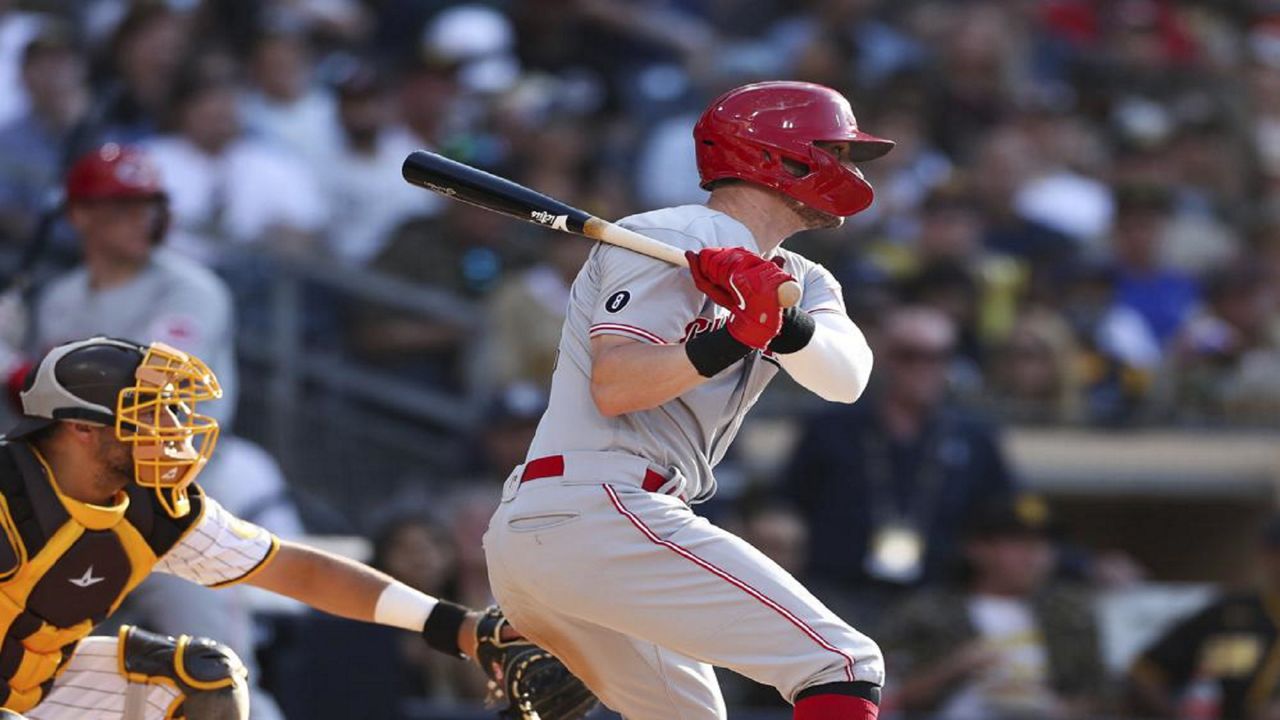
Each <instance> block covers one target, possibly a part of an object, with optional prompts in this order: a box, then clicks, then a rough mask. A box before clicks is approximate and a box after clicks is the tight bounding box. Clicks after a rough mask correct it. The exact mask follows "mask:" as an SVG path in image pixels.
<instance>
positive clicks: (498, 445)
mask: <svg viewBox="0 0 1280 720" xmlns="http://www.w3.org/2000/svg"><path fill="white" fill-rule="evenodd" d="M547 392H548V389H547V388H546V387H544V386H543V385H540V384H538V383H534V382H528V381H521V382H514V383H511V384H508V385H504V386H502V387H500V388H498V389H497V390H496V391H494V392H493V394H492V397H491V399H490V401H489V405H488V407H487V408H485V412H484V417H482V418H481V420H480V427H479V428H478V432H477V435H476V440H475V447H474V453H473V457H472V458H471V467H470V468H469V470H470V472H471V477H469V478H467V479H465V480H463V481H462V482H461V483H459V484H461V485H476V484H480V483H487V484H490V485H497V484H501V482H502V481H503V480H505V479H506V476H507V473H509V472H511V468H513V467H515V466H517V465H519V464H521V463H523V462H524V458H525V453H527V452H528V450H529V444H530V443H531V442H533V434H534V431H536V430H537V429H538V420H539V419H541V417H542V413H543V412H545V411H546V409H547Z"/></svg>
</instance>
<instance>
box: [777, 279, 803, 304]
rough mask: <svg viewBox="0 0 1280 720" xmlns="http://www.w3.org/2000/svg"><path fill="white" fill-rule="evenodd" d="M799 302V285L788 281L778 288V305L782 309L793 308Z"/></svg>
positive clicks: (793, 281)
mask: <svg viewBox="0 0 1280 720" xmlns="http://www.w3.org/2000/svg"><path fill="white" fill-rule="evenodd" d="M799 302H800V283H798V282H796V281H795V280H788V281H786V282H784V283H782V284H781V285H779V286H778V304H779V305H781V306H782V307H784V308H789V307H795V306H796V305H797V304H799Z"/></svg>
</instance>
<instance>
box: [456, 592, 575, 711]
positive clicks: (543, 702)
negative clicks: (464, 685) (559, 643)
mask: <svg viewBox="0 0 1280 720" xmlns="http://www.w3.org/2000/svg"><path fill="white" fill-rule="evenodd" d="M506 625H508V623H507V618H506V616H505V615H503V614H502V610H501V609H500V608H498V607H497V606H496V605H495V606H493V607H491V608H489V609H488V610H486V611H485V613H484V615H482V616H481V617H480V621H479V622H478V623H476V661H477V662H478V663H480V667H481V668H482V669H483V670H484V672H485V674H486V675H488V676H489V698H488V701H489V704H490V705H499V704H501V703H502V702H504V701H505V702H506V708H505V709H503V710H502V711H501V713H499V714H500V716H501V717H504V718H509V719H510V720H578V719H579V718H582V717H584V716H585V715H586V714H587V713H589V712H591V711H592V710H593V709H594V708H595V706H596V705H597V704H598V703H599V701H598V700H596V696H595V695H593V694H592V693H591V691H590V690H588V689H587V686H586V685H583V684H582V681H581V680H579V679H578V678H577V677H576V676H574V674H573V673H571V672H569V669H568V668H566V667H565V666H564V663H561V662H560V661H559V660H557V659H556V658H555V656H553V655H552V654H551V653H549V652H547V651H546V650H543V649H542V648H540V647H538V646H537V645H534V644H533V643H531V642H529V641H528V640H525V639H524V638H521V639H519V640H503V639H502V628H503V627H504V626H506Z"/></svg>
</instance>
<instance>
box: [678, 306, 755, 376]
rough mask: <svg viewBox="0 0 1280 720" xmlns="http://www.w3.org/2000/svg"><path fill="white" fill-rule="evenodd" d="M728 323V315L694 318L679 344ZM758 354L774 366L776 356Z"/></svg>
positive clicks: (687, 326) (686, 326)
mask: <svg viewBox="0 0 1280 720" xmlns="http://www.w3.org/2000/svg"><path fill="white" fill-rule="evenodd" d="M728 322H729V316H728V315H726V316H724V317H717V318H704V317H696V318H694V319H693V320H691V321H689V324H688V325H685V326H684V337H683V338H681V339H680V342H689V341H690V340H692V339H694V338H696V337H698V336H699V335H702V334H703V333H709V332H711V331H713V330H719V329H720V328H722V327H724V326H725V325H726V324H727V323H728ZM760 354H761V356H763V357H764V359H765V360H768V361H769V362H771V363H774V364H775V365H776V364H777V360H776V359H775V357H776V356H775V355H774V353H773V351H771V350H765V351H764V352H762V353H760Z"/></svg>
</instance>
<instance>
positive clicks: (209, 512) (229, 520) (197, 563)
mask: <svg viewBox="0 0 1280 720" xmlns="http://www.w3.org/2000/svg"><path fill="white" fill-rule="evenodd" d="M203 500H204V511H203V513H202V514H201V516H200V519H199V520H197V521H196V524H195V526H194V527H192V528H191V530H190V531H189V532H187V534H186V535H185V536H184V537H183V538H182V539H181V540H180V541H178V543H177V544H176V545H174V546H173V547H172V548H170V549H169V552H167V553H165V554H164V556H163V557H161V558H160V560H159V562H157V563H156V566H155V570H156V571H158V572H162V573H168V574H170V575H177V576H178V577H180V578H183V579H185V580H190V581H191V582H194V583H199V584H200V585H204V586H206V587H223V586H225V585H234V584H235V583H239V582H244V581H245V580H248V579H249V578H250V577H252V576H253V575H255V574H257V572H258V571H259V570H261V569H262V568H263V567H265V566H266V564H267V562H268V561H269V560H270V559H271V558H272V557H273V556H274V555H275V554H276V551H277V550H279V548H280V540H279V539H277V538H276V536H275V535H272V534H271V533H269V532H267V531H266V530H264V529H262V528H260V527H258V526H257V525H254V524H253V523H249V522H245V521H244V520H241V519H240V518H237V517H236V516H234V515H232V514H231V513H229V512H227V510H226V508H224V507H222V505H220V504H219V503H218V502H217V501H216V500H214V499H213V498H211V497H209V496H208V495H205V496H204V498H203Z"/></svg>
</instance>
